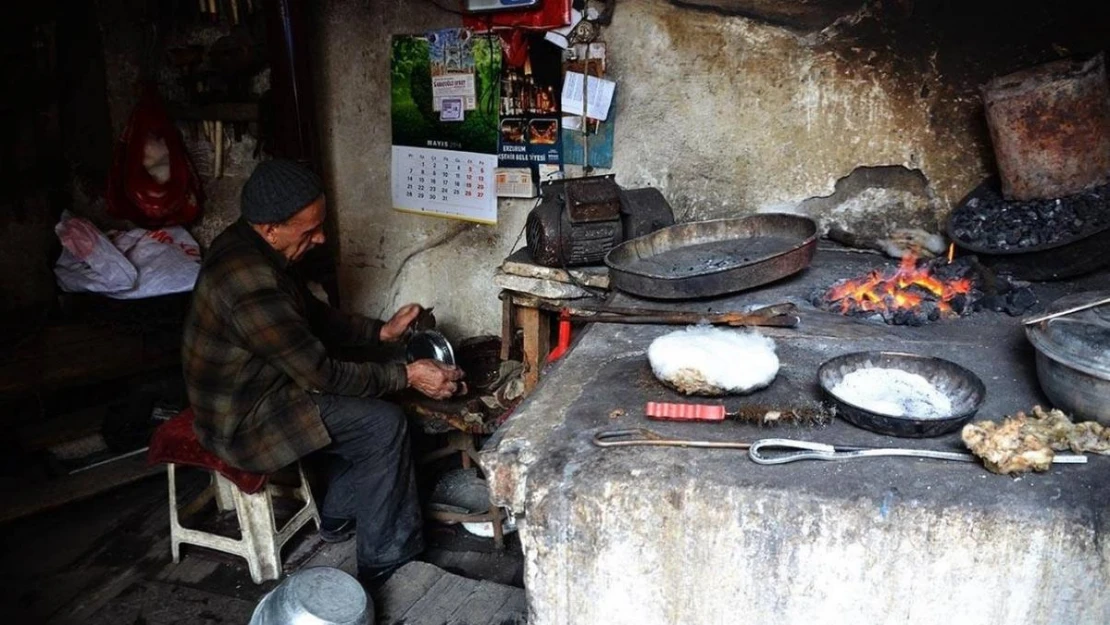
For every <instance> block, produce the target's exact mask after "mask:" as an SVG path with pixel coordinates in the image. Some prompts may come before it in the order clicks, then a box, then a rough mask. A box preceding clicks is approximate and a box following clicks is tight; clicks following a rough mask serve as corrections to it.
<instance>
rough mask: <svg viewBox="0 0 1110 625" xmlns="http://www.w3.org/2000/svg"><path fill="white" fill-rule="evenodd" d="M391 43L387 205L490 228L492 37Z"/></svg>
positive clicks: (455, 33) (496, 68)
mask: <svg viewBox="0 0 1110 625" xmlns="http://www.w3.org/2000/svg"><path fill="white" fill-rule="evenodd" d="M392 45H393V49H392V55H391V71H392V81H391V86H392V94H391V95H392V97H391V100H390V114H391V128H392V134H393V165H392V171H391V176H390V180H391V187H392V199H393V207H394V208H395V209H397V210H400V211H405V212H409V213H417V214H422V215H435V216H439V217H452V218H455V219H465V220H468V221H476V222H480V223H486V224H494V223H497V190H496V180H495V179H494V176H495V174H494V170H495V169H496V167H497V114H498V91H499V86H500V71H501V46H500V44H499V43H498V39H497V38H496V37H492V38H491V37H478V36H475V35H473V33H471V32H470V31H468V30H465V29H458V28H454V29H444V30H438V31H431V32H428V33H426V34H424V35H423V36H413V35H398V36H395V37H394V38H393V42H392ZM444 85H461V87H460V88H465V89H464V91H466V92H467V93H465V94H464V93H463V92H462V91H459V92H455V91H445V90H444ZM470 85H473V87H472V89H473V94H474V95H473V96H470V95H469V92H470V89H471V87H470ZM437 102H438V105H437Z"/></svg>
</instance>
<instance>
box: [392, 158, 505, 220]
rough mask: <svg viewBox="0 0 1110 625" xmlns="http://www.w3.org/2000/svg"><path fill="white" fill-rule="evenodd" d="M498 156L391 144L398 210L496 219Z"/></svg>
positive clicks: (464, 217)
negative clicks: (495, 175) (495, 172)
mask: <svg viewBox="0 0 1110 625" xmlns="http://www.w3.org/2000/svg"><path fill="white" fill-rule="evenodd" d="M496 168H497V156H496V155H494V154H480V153H476V152H457V151H453V150H437V149H432V148H414V147H406V146H399V145H395V146H393V176H392V180H393V207H394V208H396V209H397V210H401V211H406V212H413V213H421V214H432V215H438V216H442V217H454V218H457V219H465V220H468V221H477V222H480V223H487V224H494V223H497V188H496V187H497V183H496V181H495V180H494V169H496Z"/></svg>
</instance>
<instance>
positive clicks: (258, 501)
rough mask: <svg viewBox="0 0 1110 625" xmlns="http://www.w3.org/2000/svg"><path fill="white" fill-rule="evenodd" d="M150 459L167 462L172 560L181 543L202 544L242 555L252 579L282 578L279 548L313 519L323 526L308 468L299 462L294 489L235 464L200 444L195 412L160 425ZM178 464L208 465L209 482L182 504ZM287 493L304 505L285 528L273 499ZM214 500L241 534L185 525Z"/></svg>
mask: <svg viewBox="0 0 1110 625" xmlns="http://www.w3.org/2000/svg"><path fill="white" fill-rule="evenodd" d="M148 458H149V459H150V461H151V462H157V463H165V464H167V465H168V466H167V475H168V476H169V491H170V492H169V495H170V497H169V499H170V551H171V553H172V554H173V561H174V562H175V563H176V562H180V561H181V544H182V543H186V544H190V545H198V546H200V547H207V548H209V549H215V550H217V551H222V552H224V553H230V554H234V555H237V556H240V557H242V558H244V559H246V561H247V566H248V568H249V569H250V574H251V579H252V580H254V583H256V584H261V583H262V582H265V581H268V580H273V579H278V578H279V577H281V548H282V546H283V545H285V543H286V542H287V541H288V540H289V539H290V538H291V537H292V536H293V535H294V534H296V533H297V532H298V531H299V530H300V529H301V528H303V527H304V526H305V525H307V524H308V523H309V522H314V523H315V524H316V528H317V529H319V528H320V515H319V513H318V512H317V510H316V502H315V500H314V499H313V497H312V491H311V489H310V488H309V485H308V481H307V480H306V479H305V475H304V469H303V468H302V467H301V465H300V463H299V462H298V463H297V474H298V477H299V478H300V484H299V485H298V486H296V487H294V488H289V487H284V486H279V485H276V484H271V483H269V481H270V480H269V477H270V476H269V475H265V474H260V473H249V472H247V471H242V470H239V469H236V468H234V467H232V466H230V465H228V464H227V463H225V462H224V461H223V460H221V459H220V458H218V457H217V456H216V455H214V454H212V453H211V452H209V451H207V450H206V449H204V448H203V447H201V446H200V442H199V441H197V439H196V435H195V434H194V432H193V412H192V410H191V409H187V410H185V411H184V412H182V413H181V414H179V415H177V416H176V417H174V418H173V419H170V420H169V421H167V422H166V423H164V424H162V425H161V426H159V428H158V430H157V431H156V432H155V433H154V437H153V438H152V439H151V444H150V454H149V456H148ZM177 465H183V466H192V467H197V468H200V469H204V470H206V471H208V472H209V474H210V475H211V483H210V484H209V485H208V487H207V488H205V489H204V491H202V492H201V493H200V495H198V496H197V497H196V498H195V499H194V500H193V501H191V502H189V503H187V504H185V505H184V506H182V507H180V508H179V507H178V500H177V482H176V469H177ZM275 497H286V498H291V499H297V500H299V501H301V502H302V505H301V507H300V508H299V509H298V510H297V512H296V513H294V514H293V516H292V518H290V519H289V521H288V522H286V523H285V526H284V527H282V528H280V529H279V528H278V527H277V522H276V520H275V519H274V498H275ZM213 499H215V501H216V507H217V508H219V509H220V510H221V511H231V510H234V511H235V515H236V518H237V519H238V522H239V531H240V534H241V537H240V538H239V539H235V538H230V537H228V536H223V535H220V534H214V533H212V532H205V531H201V530H197V529H191V528H187V527H184V526H182V525H181V523H180V520H179V519H180V518H181V517H185V516H189V515H190V514H193V513H194V512H196V511H198V510H200V509H201V508H202V507H204V505H205V504H207V503H208V502H209V501H211V500H213Z"/></svg>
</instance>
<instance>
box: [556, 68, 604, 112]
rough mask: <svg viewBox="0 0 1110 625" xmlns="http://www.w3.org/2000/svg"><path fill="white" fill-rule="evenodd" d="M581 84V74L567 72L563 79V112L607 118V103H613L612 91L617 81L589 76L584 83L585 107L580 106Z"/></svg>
mask: <svg viewBox="0 0 1110 625" xmlns="http://www.w3.org/2000/svg"><path fill="white" fill-rule="evenodd" d="M582 86H583V85H582V74H580V73H578V72H567V75H566V78H564V79H563V113H569V114H571V115H586V116H587V117H589V118H590V119H598V120H601V121H605V120H606V119H608V118H609V105H610V104H612V103H613V91H615V90H616V88H617V83H615V82H613V81H611V80H605V79H604V78H597V77H595V76H590V80H589V83H588V84H586V85H585V87H586V89H585V94H586V98H588V101H587V102H586V103H585V108H583V106H582V104H583V102H582V93H583V90H582Z"/></svg>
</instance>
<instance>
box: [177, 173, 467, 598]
mask: <svg viewBox="0 0 1110 625" xmlns="http://www.w3.org/2000/svg"><path fill="white" fill-rule="evenodd" d="M241 212H242V217H241V218H240V219H239V221H237V222H235V223H234V224H232V225H231V226H229V227H228V228H227V229H226V230H224V231H223V233H221V234H220V235H219V236H218V237H217V238H216V240H215V241H213V242H212V245H211V248H210V249H209V250H208V255H207V256H206V258H205V260H204V265H203V267H202V269H201V272H200V277H199V279H198V280H197V284H196V288H195V291H194V294H193V301H192V307H191V310H190V312H189V316H188V319H187V321H186V324H185V336H184V349H183V365H184V374H185V382H186V386H187V388H188V392H189V401H190V402H191V403H192V406H193V411H194V412H195V413H196V425H195V427H196V433H197V436H198V438H199V440H200V441H201V443H202V444H203V445H204V446H205V447H206V448H208V449H209V450H210V451H212V452H213V453H215V454H216V455H218V456H220V457H221V458H223V459H224V460H225V461H227V462H229V463H230V464H232V465H234V466H236V467H239V468H242V469H245V470H248V471H255V472H263V473H270V472H273V471H276V470H278V469H280V468H281V467H283V466H285V465H288V464H290V463H292V462H294V461H296V460H297V459H299V458H301V457H303V456H305V455H306V454H309V453H311V452H315V451H319V452H321V453H324V454H327V455H329V456H331V470H330V475H329V487H328V492H327V495H326V497H325V498H324V501H323V509H322V517H323V527H322V528H321V535H322V536H323V537H324V539H325V540H331V541H339V540H345V539H346V538H349V537H350V536H351V535H352V534H354V533H356V532H357V552H358V567H359V578H360V580H362V581H363V583H364V584H367V585H369V586H375V585H378V584H380V583H381V582H382V581H384V579H385V578H386V577H388V575H389V574H390V573H392V572H393V571H394V570H395V569H396V568H397V567H399V566H400V565H401V564H403V563H405V562H407V561H408V560H409V559H411V558H412V557H413V556H415V555H416V554H418V553H419V552H420V551H421V550H422V549H423V537H422V534H421V518H420V508H419V504H418V502H417V499H416V483H415V478H414V475H413V463H412V459H411V457H410V451H409V442H408V434H407V429H406V423H405V417H404V414H402V412H401V410H400V409H399V408H398V407H397V406H396V405H395V404H392V403H389V402H387V401H383V400H382V399H379V397H381V396H382V395H385V394H388V393H391V392H394V391H400V390H402V389H405V388H413V389H416V390H417V391H419V392H421V393H423V394H424V395H427V396H429V397H432V398H436V399H444V398H447V397H450V396H451V395H452V394H454V393H455V391H456V388H457V385H458V384H459V380H460V379H461V378H462V372H461V371H460V370H458V369H456V368H454V367H447V366H444V365H442V364H440V363H438V362H435V361H432V360H420V361H417V362H413V363H411V364H408V365H405V364H402V363H391V364H377V363H354V362H343V361H340V360H336V359H333V358H332V357H330V356H329V352H328V347H338V346H350V347H365V346H374V345H377V344H379V343H382V342H391V341H397V340H399V339H400V338H401V337H403V336H404V335H405V333H406V332H407V330H408V328H409V326H410V325H411V324H412V323H413V321H414V320H415V319H416V317H417V316H418V315H419V314H420V311H421V308H420V306H418V305H416V304H408V305H406V306H403V307H401V309H400V310H398V311H397V312H396V314H394V315H393V317H392V318H390V319H389V320H388V321H385V322H382V321H379V320H375V319H369V318H366V317H361V316H358V315H347V314H344V313H342V312H339V311H338V310H336V309H334V308H331V307H330V306H328V305H326V304H324V303H323V302H321V301H320V300H318V299H316V298H315V297H314V296H313V295H312V294H311V293H310V292H309V291H308V289H307V288H306V287H305V285H304V283H303V282H302V281H301V280H299V279H298V277H297V275H296V273H295V272H294V271H293V265H294V263H295V262H296V261H297V260H298V259H300V258H301V257H302V256H304V254H305V253H306V252H308V251H309V250H310V249H312V248H313V247H315V246H317V245H320V244H322V243H323V242H324V231H323V228H324V215H325V199H324V194H323V187H322V185H321V183H320V179H319V178H318V177H317V176H316V174H314V173H313V172H312V171H310V170H308V169H307V168H305V167H303V166H301V165H299V164H297V163H294V162H292V161H284V160H273V161H266V162H264V163H262V164H260V165H259V166H258V167H257V168H256V169H255V170H254V172H253V173H252V174H251V177H250V179H249V180H248V181H247V183H246V185H244V187H243V193H242V198H241Z"/></svg>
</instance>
